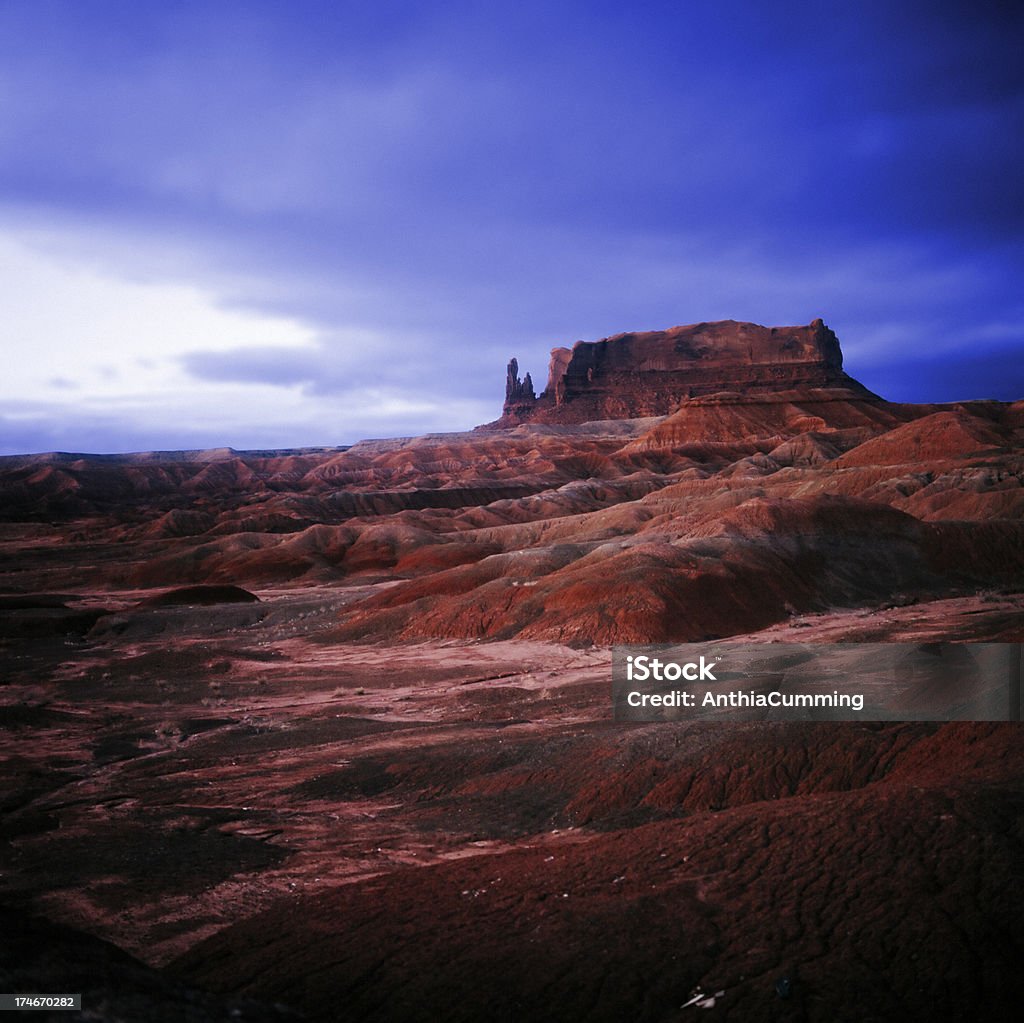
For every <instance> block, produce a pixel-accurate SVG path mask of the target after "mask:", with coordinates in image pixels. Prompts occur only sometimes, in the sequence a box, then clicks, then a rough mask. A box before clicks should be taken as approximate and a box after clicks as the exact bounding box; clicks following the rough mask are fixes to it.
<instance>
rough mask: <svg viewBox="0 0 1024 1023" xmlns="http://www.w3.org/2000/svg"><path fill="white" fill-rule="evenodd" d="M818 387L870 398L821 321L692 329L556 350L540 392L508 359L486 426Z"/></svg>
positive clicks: (631, 415)
mask: <svg viewBox="0 0 1024 1023" xmlns="http://www.w3.org/2000/svg"><path fill="white" fill-rule="evenodd" d="M823 387H826V388H839V389H842V390H844V391H847V392H852V395H851V396H855V397H860V398H874V397H875V396H874V395H873V394H871V392H870V391H868V390H867V389H866V388H865V387H863V386H862V385H861V384H859V383H858V382H857V381H856V380H854V379H853V378H852V377H849V376H847V374H846V373H844V372H843V354H842V352H841V350H840V348H839V341H838V339H837V338H836V335H835V334H834V333H833V332H832V331H831V330H829V328H828V327H826V326H825V324H824V323H823V322H822V321H821V320H820V319H818V320H814V321H813V322H812V323H811V324H809V325H808V326H806V327H762V326H759V325H758V324H755V323H738V322H736V321H735V320H722V321H720V322H717V323H697V324H691V325H690V326H685V327H670V328H669V329H668V330H661V331H648V332H645V333H630V334H616V335H614V336H613V337H607V338H604V339H603V340H601V341H578V342H576V344H575V345H573V347H572V348H571V349H570V348H555V349H553V350H552V352H551V362H550V365H549V367H548V382H547V387H546V388H545V389H544V391H543V392H542V393H541V394H540V395H535V394H534V389H533V382H532V380H531V378H530V374H529V373H527V374H526V377H525V379H523V380H520V379H519V363H518V362H517V360H515V359H513V360H512V361H511V362H510V363H509V365H508V371H507V379H506V386H505V405H504V408H503V410H502V416H501V419H499V420H497V421H496V422H494V423H490V424H488V428H500V427H507V426H516V425H518V424H520V423H526V422H533V423H583V422H592V421H595V420H602V419H635V418H639V417H642V416H660V415H667V414H669V413H671V412H674V411H676V409H678V408H679V406H680V404H681V403H682V402H683V401H685V400H686V399H687V398H694V397H698V396H700V395H707V394H715V393H717V392H721V391H730V392H737V393H740V394H744V395H755V394H756V395H762V394H772V393H774V392H777V391H788V390H795V389H805V388H823Z"/></svg>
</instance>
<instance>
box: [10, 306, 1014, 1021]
mask: <svg viewBox="0 0 1024 1023" xmlns="http://www.w3.org/2000/svg"><path fill="white" fill-rule="evenodd" d="M709 353H711V354H709ZM715 353H717V354H715ZM629 365H632V366H633V367H634V369H635V371H636V372H635V373H632V375H631V374H630V373H625V374H623V373H621V372H620V371H621V370H622V368H623V366H629ZM620 381H626V383H620ZM687 381H689V383H687ZM680 388H683V390H682V391H680V390H679V389H680ZM691 392H692V394H693V396H692V397H688V396H687V395H688V394H690V393H691ZM595 410H597V411H598V412H599V413H600V414H601V415H611V416H614V417H616V418H606V419H603V420H599V421H584V420H585V419H587V418H588V417H590V418H593V414H594V412H595ZM1022 433H1024V403H1017V404H1014V405H1005V404H998V403H995V402H965V403H959V404H956V405H950V406H913V405H895V404H892V403H888V402H885V401H883V400H882V399H880V398H878V397H877V396H875V395H872V394H870V392H867V391H866V390H865V389H864V388H862V387H861V386H860V385H859V384H857V383H856V381H854V380H852V379H851V378H850V377H848V376H847V375H846V374H845V373H844V372H843V371H842V357H841V353H840V352H839V348H838V342H836V341H835V338H834V335H832V334H831V332H830V331H828V329H827V328H826V327H824V325H823V324H821V323H820V321H819V322H816V323H815V324H812V325H811V326H810V327H800V328H761V327H755V326H754V325H749V324H733V323H731V322H727V323H725V324H700V325H697V326H694V327H686V328H673V329H672V330H670V331H666V332H659V333H657V334H654V335H642V334H636V335H621V336H619V337H617V338H611V339H606V340H605V341H604V342H599V343H597V344H596V345H594V346H592V347H587V346H582V347H581V346H579V345H577V346H576V348H574V349H573V350H571V351H570V350H569V349H559V350H556V352H555V353H553V359H552V368H551V375H550V379H549V386H548V390H547V391H545V393H544V395H541V396H539V397H538V396H535V395H534V394H533V391H532V382H531V383H530V385H529V387H527V384H526V381H522V380H520V379H519V377H518V367H515V369H514V371H513V368H512V367H510V373H509V379H508V381H507V402H506V407H505V412H504V415H503V419H502V420H501V421H499V423H498V424H497V426H496V427H495V425H493V424H492V426H491V427H489V428H487V429H485V430H478V431H473V432H468V433H464V434H447V435H435V436H428V437H422V438H406V439H397V440H387V441H365V442H362V443H360V444H357V445H355V446H353V447H351V448H349V449H347V450H346V449H337V448H334V449H317V450H307V451H294V452H282V451H269V452H233V451H230V450H222V451H216V452H177V453H159V452H158V453H150V454H143V455H132V456H106V457H96V456H84V455H59V454H55V455H48V456H24V457H11V458H6V459H0V495H2V499H0V667H2V675H0V679H2V688H0V730H2V732H3V738H4V743H3V747H2V752H0V757H2V758H3V773H2V776H0V777H2V782H3V789H2V791H0V805H2V807H3V812H4V843H3V845H2V846H0V899H2V901H3V903H4V904H6V906H7V911H6V912H5V916H4V920H5V921H6V923H5V925H4V928H3V939H4V943H3V945H2V946H0V948H2V961H0V989H2V990H21V989H25V988H26V985H27V986H28V987H31V988H33V989H35V990H54V991H60V990H71V987H69V985H71V986H73V987H74V989H75V990H78V989H79V988H81V989H82V990H83V992H85V993H86V994H87V1000H88V1001H89V1005H90V1006H91V1008H90V1012H91V1013H92V1015H85V1016H83V1017H82V1018H89V1019H106V1020H111V1021H112V1020H114V1019H143V1018H145V1019H168V1020H170V1019H182V1018H189V1019H196V1020H206V1019H225V1018H235V1019H252V1020H263V1019H267V1020H270V1019H287V1018H294V1017H293V1016H292V1015H290V1014H291V1013H293V1012H302V1013H304V1014H306V1016H307V1018H311V1019H315V1020H325V1021H327V1020H348V1019H351V1020H382V1021H383V1020H387V1021H392V1020H395V1021H402V1020H420V1019H424V1020H426V1019H451V1020H484V1019H486V1020H525V1021H531V1020H547V1019H552V1020H554V1019H577V1018H579V1019H582V1018H594V1019H600V1020H623V1019H628V1020H641V1021H648V1020H649V1021H662V1020H675V1019H679V1018H688V1017H689V1016H692V1015H693V1014H694V1013H695V1012H696V1013H698V1015H700V1014H701V1013H703V1012H705V1011H707V1012H708V1014H709V1018H715V1017H716V1016H717V1017H719V1018H726V1019H730V1020H738V1021H745V1020H761V1019H764V1020H774V1019H779V1020H785V1019H803V1020H822V1021H831V1020H858V1021H862V1020H872V1019H876V1020H888V1019H922V1020H923V1019H935V1018H938V1019H982V1018H984V1019H1002V1018H1010V1015H1011V1013H1015V1012H1016V1010H1017V1008H1018V1007H1019V1004H1020V999H1021V996H1022V994H1024V984H1022V980H1021V975H1020V972H1019V970H1018V969H1017V964H1018V963H1019V958H1020V954H1021V951H1022V948H1021V946H1022V944H1024V933H1022V925H1021V921H1022V920H1024V912H1022V911H1024V905H1022V901H1024V899H1022V887H1021V884H1020V879H1021V878H1020V872H1021V862H1022V857H1021V853H1022V851H1024V850H1022V839H1024V834H1022V824H1021V822H1022V816H1021V809H1022V803H1024V778H1022V764H1024V759H1022V748H1021V738H1022V736H1021V731H1020V726H1019V724H1017V723H1005V724H999V723H989V724H985V723H971V722H958V723H950V724H932V723H925V722H916V723H913V722H905V723H884V724H883V723H873V722H862V723H835V724H809V723H784V722H778V721H775V722H773V721H760V722H755V723H751V724H735V723H734V724H726V723H713V724H712V723H701V724H697V723H658V724H645V725H624V724H616V723H614V722H613V721H612V720H611V705H610V660H611V652H610V649H609V647H610V644H612V643H615V642H650V641H656V640H666V641H668V640H671V641H677V640H703V639H711V638H720V637H725V636H737V637H746V638H748V639H750V640H752V641H758V642H779V641H782V642H825V643H832V642H837V641H852V640H864V641H870V642H933V641H936V640H953V641H962V642H978V641H1004V642H1006V641H1020V640H1022V639H1024V525H1022V518H1024V515H1022V512H1024V486H1022V481H1024V454H1022V443H1021V442H1022ZM250 598H253V599H250ZM30 915H31V916H30ZM104 942H111V943H113V945H110V944H105V943H104ZM114 946H117V947H114ZM132 957H134V958H132ZM76 985H77V986H76ZM719 992H722V993H721V994H719ZM780 992H781V993H780ZM698 994H700V995H702V996H704V997H703V998H700V999H698V1001H701V1002H702V1003H703V1005H702V1006H701V1007H700V1008H698V1005H697V1002H695V1001H694V999H695V998H696V997H697V995H698ZM783 995H785V997H783ZM708 998H713V999H714V1005H713V1006H711V1007H707V999H708ZM687 1003H690V1004H689V1005H687ZM683 1006H686V1007H685V1008H683ZM62 1018H70V1017H66V1016H65V1017H62Z"/></svg>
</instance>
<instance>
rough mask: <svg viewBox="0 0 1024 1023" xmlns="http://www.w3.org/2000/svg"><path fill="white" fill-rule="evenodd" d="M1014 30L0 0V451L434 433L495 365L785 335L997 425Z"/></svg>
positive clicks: (989, 22)
mask: <svg viewBox="0 0 1024 1023" xmlns="http://www.w3.org/2000/svg"><path fill="white" fill-rule="evenodd" d="M1022 37H1024V14H1022V12H1021V11H1020V10H1019V9H1015V8H1014V5H1004V4H1001V3H997V2H988V3H983V4H980V5H978V4H972V5H970V6H968V5H966V4H962V5H961V4H956V3H945V4H939V5H936V4H924V3H916V2H915V3H897V4H893V3H880V2H879V3H867V4H858V5H856V10H854V9H853V8H852V7H851V8H837V9H821V8H818V7H815V6H812V5H807V4H800V3H782V4H781V5H774V6H772V7H771V8H770V9H763V8H762V7H761V6H760V5H755V4H753V3H751V2H731V3H730V2H725V3H723V2H719V3H714V4H712V3H704V2H694V3H686V4H682V3H671V2H667V0H665V2H655V3H652V4H649V5H643V7H642V8H637V9H632V8H628V7H626V8H623V7H621V5H612V4H608V3H604V2H590V3H584V2H558V0H555V2H550V3H544V4H540V3H533V2H528V3H525V4H520V5H516V6H515V7H514V8H509V7H508V6H506V5H497V4H486V3H483V4H482V3H468V2H448V3H444V4H440V3H431V2H418V3H412V2H384V3H382V4H378V5H372V7H371V6H367V5H362V4H355V3H343V2H342V3H328V2H325V0H323V2H322V0H300V2H297V3H289V4H282V3H274V2H251V3H246V4H245V5H235V4H230V5H211V4H202V3H183V2H167V3H161V4H159V5H156V4H152V5H150V4H130V3H127V2H124V0H120V2H106V0H83V2H78V3H76V2H71V0H50V2H21V0H14V2H5V3H0V52H2V59H0V138H2V140H3V147H2V150H0V266H2V267H3V275H2V281H3V307H4V315H3V317H2V320H0V350H2V352H3V356H4V364H5V372H4V374H3V376H2V382H0V453H22V452H33V451H49V450H65V451H97V452H114V451H132V450H152V449H181V448H197V447H200V448H202V447H223V446H231V447H235V448H242V449H244V448H284V447H300V446H329V445H338V444H347V443H353V442H354V441H356V440H359V439H361V438H364V437H371V436H401V435H408V434H417V433H424V432H434V431H440V430H461V429H469V428H471V427H473V426H475V425H477V424H479V423H482V422H486V421H488V420H491V419H494V418H496V417H497V415H498V414H499V413H500V408H501V401H502V398H503V386H504V373H505V364H506V362H507V361H508V359H509V358H510V357H512V356H515V357H517V358H518V360H519V364H520V367H521V370H522V371H523V372H525V371H527V370H529V371H530V372H531V373H532V376H533V378H534V380H535V381H538V382H540V381H543V380H544V378H545V376H546V366H547V358H548V352H549V350H550V349H551V348H552V347H554V346H556V345H565V344H572V343H573V342H574V341H576V340H580V339H583V340H594V339H597V338H600V337H605V336H608V335H611V334H614V333H617V332H620V331H626V330H653V329H662V328H665V327H668V326H672V325H676V324H680V323H694V322H701V321H711V320H719V319H735V320H750V321H754V322H759V323H765V324H768V325H783V324H786V325H788V324H799V323H809V322H810V321H811V320H812V319H814V318H816V317H819V316H820V317H822V318H823V319H824V320H825V322H826V323H828V324H829V326H831V327H832V328H833V330H835V331H836V333H837V335H838V336H839V339H840V341H841V343H842V345H843V351H844V355H845V362H846V368H847V370H848V372H850V373H851V375H853V376H855V377H856V378H857V379H859V380H861V382H863V383H864V384H865V385H867V386H868V387H870V388H871V389H872V390H874V391H876V392H877V393H880V394H882V395H883V396H885V397H887V398H891V399H894V400H904V401H950V400H961V399H972V398H998V399H1001V400H1013V399H1017V398H1022V397H1024V368H1022V365H1024V360H1022V359H1021V351H1022V344H1021V338H1022V327H1024V298H1022V295H1021V289H1020V281H1021V279H1022V276H1024V275H1022V270H1024V244H1022V230H1021V229H1022V221H1024V183H1022V180H1021V176H1020V174H1019V171H1018V167H1019V166H1020V163H1021V157H1022V156H1024V130H1022V129H1024V71H1022V70H1021V66H1020V62H1019V59H1018V55H1019V50H1020V43H1021V41H1022Z"/></svg>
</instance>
